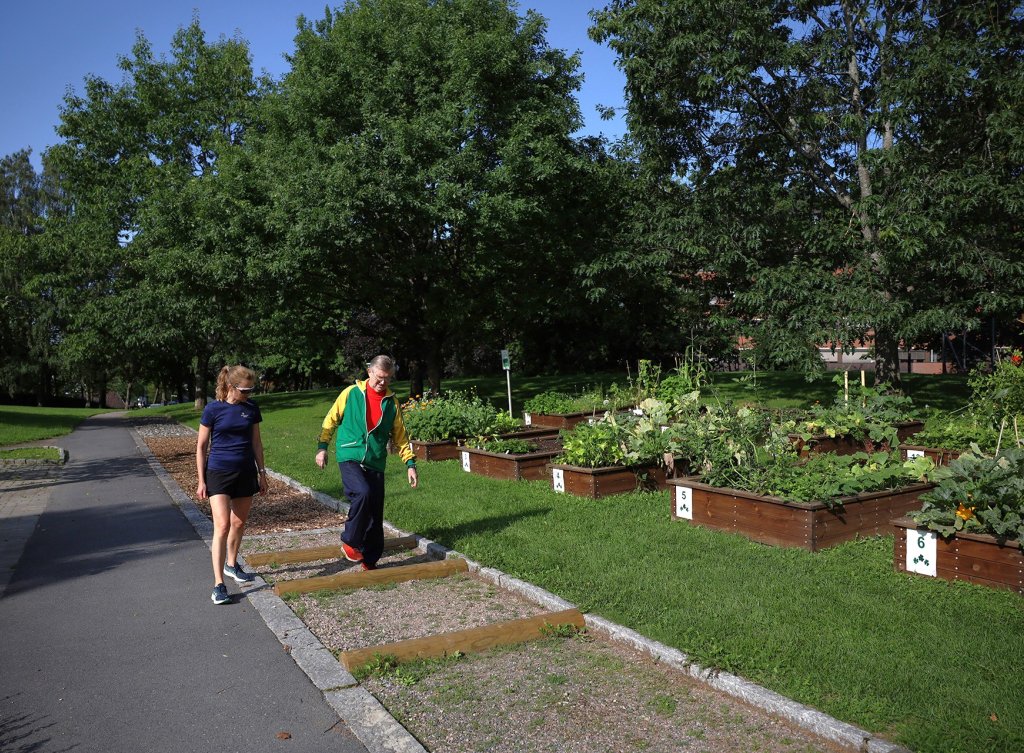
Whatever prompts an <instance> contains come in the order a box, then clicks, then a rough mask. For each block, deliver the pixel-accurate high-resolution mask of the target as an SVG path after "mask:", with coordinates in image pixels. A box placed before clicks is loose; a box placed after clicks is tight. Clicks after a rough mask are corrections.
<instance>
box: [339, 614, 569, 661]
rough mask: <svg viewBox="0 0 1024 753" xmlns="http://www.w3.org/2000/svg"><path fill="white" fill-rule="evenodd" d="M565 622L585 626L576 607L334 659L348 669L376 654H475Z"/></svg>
mask: <svg viewBox="0 0 1024 753" xmlns="http://www.w3.org/2000/svg"><path fill="white" fill-rule="evenodd" d="M566 625H571V626H572V627H575V628H577V629H580V630H582V629H583V627H584V625H585V622H584V617H583V614H582V613H581V612H580V611H579V610H578V609H566V610H564V611H561V612H546V613H544V614H539V615H536V616H534V617H526V618H524V619H519V620H508V621H506V622H496V623H494V624H492V625H484V626H482V627H476V628H468V629H466V630H457V631H455V632H451V633H440V634H438V635H428V636H424V637H423V638H410V639H408V640H404V641H396V642H394V643H384V644H381V645H379V646H370V647H367V648H358V649H352V650H350V651H343V652H341V653H340V654H339V655H338V661H340V662H341V664H342V665H343V666H344V667H345V669H347V670H348V671H350V672H352V671H354V670H356V669H359V668H360V667H362V666H364V665H366V664H368V663H369V662H371V661H373V658H374V657H375V656H378V655H379V656H388V657H394V658H395V659H396V660H397V661H399V662H406V661H415V660H417V659H434V658H437V657H442V656H450V655H452V654H455V653H463V654H467V653H471V652H472V653H475V652H480V651H486V650H488V649H491V648H495V647H497V646H508V645H512V644H515V643H526V642H527V641H532V640H538V639H541V638H546V637H548V636H550V635H551V633H552V630H554V629H557V628H559V627H563V626H566Z"/></svg>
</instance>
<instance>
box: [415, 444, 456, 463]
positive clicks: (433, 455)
mask: <svg viewBox="0 0 1024 753" xmlns="http://www.w3.org/2000/svg"><path fill="white" fill-rule="evenodd" d="M409 446H410V447H412V451H413V452H414V453H416V459H417V460H455V459H456V458H457V457H459V450H460V449H461V447H460V446H459V443H458V440H455V439H442V440H440V441H438V442H421V441H420V440H418V439H412V440H410V441H409Z"/></svg>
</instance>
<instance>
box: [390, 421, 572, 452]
mask: <svg viewBox="0 0 1024 753" xmlns="http://www.w3.org/2000/svg"><path fill="white" fill-rule="evenodd" d="M557 435H558V429H553V428H551V427H546V426H541V427H529V426H527V427H524V428H522V429H519V430H518V431H510V432H509V433H508V434H502V435H500V436H501V438H502V439H541V438H544V437H553V436H557ZM464 441H465V439H464V438H459V439H442V440H440V441H437V442H421V441H420V440H418V439H410V440H409V446H410V447H412V451H413V452H414V453H416V459H417V460H458V459H459V457H461V455H460V453H461V451H462V449H463V448H462V443H463V442H464ZM388 451H389V452H391V453H392V454H393V453H396V452H397V450H396V449H395V447H394V446H393V445H392V444H391V443H390V442H389V443H388Z"/></svg>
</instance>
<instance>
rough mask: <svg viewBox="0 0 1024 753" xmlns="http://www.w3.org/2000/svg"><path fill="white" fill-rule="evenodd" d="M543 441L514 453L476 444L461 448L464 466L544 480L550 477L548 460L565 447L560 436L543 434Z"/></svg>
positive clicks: (473, 470)
mask: <svg viewBox="0 0 1024 753" xmlns="http://www.w3.org/2000/svg"><path fill="white" fill-rule="evenodd" d="M541 439H542V440H543V441H540V442H539V444H540V445H541V446H540V447H538V449H537V450H536V451H534V452H524V453H519V454H511V453H505V452H487V451H486V450H478V449H476V448H474V447H463V448H462V450H461V456H462V470H464V471H466V472H467V473H476V474H478V475H480V476H489V477H490V478H501V479H511V480H513V481H541V480H543V479H545V478H547V477H548V476H549V475H550V474H549V472H548V464H549V463H550V462H551V458H553V457H555V455H557V454H558V453H560V452H561V451H562V442H561V440H559V439H558V437H543V438H541Z"/></svg>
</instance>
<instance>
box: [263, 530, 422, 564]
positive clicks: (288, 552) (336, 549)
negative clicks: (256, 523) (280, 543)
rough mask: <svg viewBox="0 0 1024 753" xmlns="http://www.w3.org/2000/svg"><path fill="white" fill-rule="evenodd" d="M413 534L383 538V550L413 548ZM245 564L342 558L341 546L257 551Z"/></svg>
mask: <svg viewBox="0 0 1024 753" xmlns="http://www.w3.org/2000/svg"><path fill="white" fill-rule="evenodd" d="M415 548H416V537H415V536H400V537H398V538H392V539H385V540H384V551H386V552H388V551H394V550H396V549H415ZM244 556H245V562H246V564H248V565H250V566H252V567H263V566H264V565H269V564H272V563H276V564H278V565H291V564H294V563H296V562H316V561H317V560H338V559H341V558H342V553H341V546H340V545H339V544H331V545H329V546H314V547H309V548H306V549H279V550H277V551H274V552H258V553H255V554H247V555H244Z"/></svg>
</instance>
